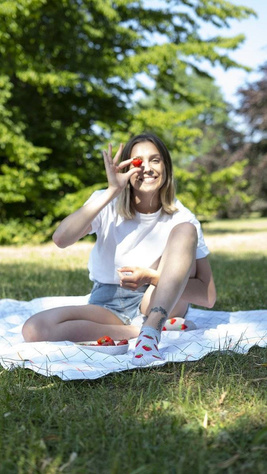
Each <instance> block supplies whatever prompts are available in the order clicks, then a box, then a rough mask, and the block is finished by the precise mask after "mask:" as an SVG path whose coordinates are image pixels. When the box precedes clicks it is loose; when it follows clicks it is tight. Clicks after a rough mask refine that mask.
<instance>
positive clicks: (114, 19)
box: [0, 0, 253, 229]
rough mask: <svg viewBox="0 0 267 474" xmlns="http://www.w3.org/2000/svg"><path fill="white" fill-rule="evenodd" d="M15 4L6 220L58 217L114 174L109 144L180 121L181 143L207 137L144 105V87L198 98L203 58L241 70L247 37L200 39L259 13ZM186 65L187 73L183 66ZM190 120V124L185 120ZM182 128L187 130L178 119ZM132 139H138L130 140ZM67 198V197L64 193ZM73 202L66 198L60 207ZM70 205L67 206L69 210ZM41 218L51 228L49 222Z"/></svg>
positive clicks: (4, 36)
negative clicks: (204, 28) (190, 86)
mask: <svg viewBox="0 0 267 474" xmlns="http://www.w3.org/2000/svg"><path fill="white" fill-rule="evenodd" d="M164 5H165V6H164V7H162V6H160V7H158V8H156V7H153V8H152V7H151V8H149V7H148V6H147V5H146V2H144V1H141V0H137V1H130V2H129V1H126V0H113V1H112V2H111V1H110V0H61V1H60V2H58V1H57V0H12V1H10V0H6V1H3V2H2V3H1V4H0V110H1V119H2V120H1V125H0V160H1V165H0V198H1V204H0V217H1V220H2V222H3V223H5V222H6V220H7V219H8V220H10V219H13V223H14V229H15V228H16V225H15V224H16V223H17V222H20V221H21V220H23V222H24V225H26V222H28V223H29V226H32V225H33V223H34V222H35V223H38V222H41V221H42V220H43V219H44V217H45V227H46V228H47V226H49V225H51V224H52V223H53V222H54V220H55V219H56V218H57V216H58V211H56V209H59V208H60V204H59V201H60V200H61V199H63V200H65V196H66V195H68V194H71V195H73V193H76V192H80V191H82V190H83V189H85V188H88V189H90V186H92V185H95V184H96V183H101V182H103V181H105V176H104V174H103V166H102V157H101V150H102V149H103V147H104V146H106V144H107V141H108V140H112V141H114V144H115V145H116V144H118V142H119V141H120V139H121V138H123V139H124V138H125V136H126V135H127V133H128V136H129V132H130V133H136V132H139V131H141V130H143V129H144V128H145V129H152V130H155V131H157V129H158V128H157V127H158V123H159V121H160V123H161V125H162V126H163V127H161V129H162V128H165V129H167V128H168V129H169V134H170V136H173V137H174V138H172V140H173V144H174V145H177V144H179V143H180V144H183V143H185V144H186V147H185V149H184V152H186V153H190V147H191V145H192V141H193V140H192V139H193V138H195V136H196V134H197V133H199V132H198V131H197V129H196V130H190V129H189V128H188V127H187V119H188V116H190V114H191V115H192V114H193V115H194V114H195V112H196V109H197V107H198V103H197V101H195V102H194V103H193V104H192V110H191V111H190V108H188V109H187V110H185V111H184V117H181V116H180V118H181V120H179V117H178V116H177V113H176V112H171V111H170V110H168V111H165V110H164V108H162V109H161V110H158V109H152V108H151V109H149V108H145V107H143V109H142V110H140V112H139V115H138V116H135V117H134V104H135V103H136V100H137V99H136V92H137V91H142V92H143V94H144V95H146V94H148V93H150V90H149V89H150V88H149V85H148V84H147V81H145V80H144V74H145V77H146V78H148V79H149V80H150V81H151V82H150V84H151V83H152V84H153V87H154V88H155V89H156V90H164V91H167V92H168V94H169V96H170V98H171V100H173V101H175V102H179V101H188V103H190V100H191V97H190V94H189V93H188V91H187V87H186V78H187V77H189V76H190V74H191V73H192V71H194V72H195V73H197V74H201V73H202V71H201V67H200V64H201V60H203V59H206V60H208V61H210V62H211V63H212V64H221V65H222V66H223V67H225V68H228V67H233V66H234V67H240V65H238V64H236V62H234V61H233V60H231V59H230V57H229V56H228V52H229V51H231V50H233V49H235V48H237V47H238V45H239V44H240V43H241V42H242V41H243V40H244V36H237V37H233V38H223V37H221V36H219V35H218V36H216V37H213V38H210V39H203V38H202V37H201V29H200V25H201V23H203V22H207V23H208V22H210V23H212V24H214V25H216V26H217V27H218V28H220V27H223V26H227V25H228V22H229V20H231V19H237V20H241V19H243V18H247V17H248V16H250V15H251V14H253V11H252V10H251V9H249V8H246V7H236V6H233V5H232V4H231V3H230V2H227V1H224V0H198V1H195V0H182V1H179V2H178V1H177V2H176V1H175V2H173V1H168V0H166V2H165V3H164ZM177 70H179V71H180V72H181V79H179V75H178V76H177V74H176V72H177ZM183 124H184V126H183ZM179 126H180V127H179ZM128 136H127V138H128ZM65 201H66V200H65ZM61 208H62V206H61ZM65 212H66V213H67V212H68V209H66V210H65ZM41 227H42V226H41V224H40V228H41Z"/></svg>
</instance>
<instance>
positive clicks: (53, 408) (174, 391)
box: [2, 348, 267, 474]
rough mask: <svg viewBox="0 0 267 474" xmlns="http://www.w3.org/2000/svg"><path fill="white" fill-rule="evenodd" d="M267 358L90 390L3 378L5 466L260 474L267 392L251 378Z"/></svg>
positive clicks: (145, 372)
mask: <svg viewBox="0 0 267 474" xmlns="http://www.w3.org/2000/svg"><path fill="white" fill-rule="evenodd" d="M264 354H265V355H264ZM264 357H266V350H260V349H257V348H255V349H253V350H251V351H250V352H249V354H248V355H247V356H244V355H240V354H234V355H233V356H231V357H229V356H222V355H218V354H210V355H209V356H206V357H205V358H203V359H202V360H201V361H198V362H194V363H186V364H168V365H166V366H164V367H160V368H157V369H155V368H153V369H137V370H135V371H131V372H123V373H120V374H111V375H109V376H106V377H104V378H102V379H98V380H91V381H83V382H82V381H69V382H63V381H60V380H58V379H57V378H50V379H46V378H44V377H41V376H38V375H37V374H32V373H30V372H27V371H26V370H22V369H16V370H15V371H13V372H12V373H8V372H6V373H5V374H4V378H5V381H4V382H5V383H3V392H2V405H3V408H4V410H5V413H9V412H10V417H9V422H8V423H5V425H4V426H3V431H2V434H3V452H2V467H3V466H4V467H5V468H7V467H8V466H9V464H8V463H11V467H13V468H14V471H13V472H16V469H15V467H16V465H17V464H16V463H17V462H18V459H19V460H20V467H21V472H27V471H26V467H27V458H29V456H30V455H31V463H32V466H34V467H35V468H36V472H39V469H38V468H40V465H41V463H42V462H43V461H44V459H45V460H47V462H48V463H52V462H53V461H54V463H55V462H57V460H59V461H58V462H59V464H58V465H54V469H55V468H57V470H54V471H52V470H51V471H49V472H59V471H60V472H61V470H62V467H61V468H60V466H62V465H64V463H66V462H68V460H69V459H70V453H72V452H75V453H76V454H77V457H76V458H74V461H73V464H72V465H70V466H69V467H68V471H67V472H69V473H73V474H75V473H76V472H90V474H91V473H92V474H102V473H103V474H106V473H116V474H118V473H120V472H126V473H134V472H136V473H138V474H139V473H140V474H147V473H148V474H157V473H158V472H161V473H164V474H165V473H166V474H167V473H168V474H169V473H171V474H172V473H173V474H178V473H181V474H188V473H198V474H201V473H204V472H206V473H210V474H217V473H218V472H229V473H230V472H231V473H236V474H239V473H241V472H244V473H251V474H252V473H253V474H254V473H262V474H263V473H265V472H266V471H265V470H264V469H265V467H266V458H265V456H266V443H265V442H266V432H264V427H265V426H266V421H267V419H266V411H262V407H263V406H264V399H265V390H266V385H265V386H264V382H257V384H256V385H255V381H254V380H251V379H255V362H256V361H262V360H263V359H264ZM253 371H254V372H253ZM261 375H262V376H263V377H264V375H265V371H264V368H262V369H260V372H259V373H257V375H256V376H257V377H259V376H261ZM18 381H19V383H18ZM244 387H245V390H244ZM222 394H225V395H224V398H222ZM206 414H207V416H206ZM11 415H12V416H11ZM205 420H206V421H205ZM26 423H28V429H27V430H25V429H24V430H23V429H22V428H21V427H23V426H25V424H26ZM261 434H262V436H259V435H261ZM40 438H41V439H42V441H43V442H42V444H41V448H40V447H39V446H40ZM14 441H16V443H14ZM37 448H38V449H37ZM31 453H32V454H31ZM88 453H89V454H88ZM24 463H25V465H24ZM22 467H23V468H25V470H24V469H22ZM59 468H60V469H59ZM229 468H230V470H227V469H229ZM3 472H12V471H11V470H10V471H8V470H6V471H3Z"/></svg>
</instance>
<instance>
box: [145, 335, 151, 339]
mask: <svg viewBox="0 0 267 474" xmlns="http://www.w3.org/2000/svg"><path fill="white" fill-rule="evenodd" d="M144 337H146V338H147V339H153V337H152V336H147V335H146V334H145V335H144Z"/></svg>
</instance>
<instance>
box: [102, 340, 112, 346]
mask: <svg viewBox="0 0 267 474" xmlns="http://www.w3.org/2000/svg"><path fill="white" fill-rule="evenodd" d="M115 345H116V344H115V342H114V341H113V340H112V341H107V342H103V343H102V344H101V346H115Z"/></svg>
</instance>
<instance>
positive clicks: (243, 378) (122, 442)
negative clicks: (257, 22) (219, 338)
mask: <svg viewBox="0 0 267 474" xmlns="http://www.w3.org/2000/svg"><path fill="white" fill-rule="evenodd" d="M260 222H261V225H260V226H259V228H258V230H255V228H256V226H254V227H253V228H251V224H247V227H244V229H245V230H244V231H242V229H241V234H242V235H243V236H244V235H245V234H248V238H249V237H251V235H252V234H253V236H254V237H255V239H256V241H257V236H258V235H261V234H262V233H263V232H267V225H266V220H262V221H260ZM223 224H224V225H225V227H224V228H225V229H228V230H227V232H229V226H233V227H232V228H234V227H235V223H234V222H230V223H229V222H227V221H226V222H225V223H214V224H213V223H211V224H209V225H210V226H211V227H212V225H213V226H214V228H213V229H215V228H217V231H216V232H215V231H214V230H213V231H212V232H211V233H210V234H209V232H208V231H207V237H209V235H211V236H212V239H214V237H215V238H216V242H218V241H219V239H224V238H225V235H226V232H225V231H224V230H223ZM241 227H242V225H241ZM248 229H250V230H249V232H248ZM233 232H235V233H237V231H234V230H233ZM241 234H240V235H241ZM212 242H213V241H212ZM212 242H211V243H212ZM223 242H224V240H222V243H223ZM87 257H88V249H86V246H85V245H84V244H82V245H78V246H75V247H74V248H73V249H66V250H65V251H60V250H57V249H55V248H54V247H52V246H50V245H45V246H38V247H30V246H28V247H22V248H15V247H14V248H0V258H1V262H2V263H1V269H0V271H1V275H0V279H1V293H0V296H1V297H2V298H16V299H25V300H29V299H31V298H34V297H39V296H44V295H63V294H65V295H71V294H73V295H79V294H85V293H87V292H89V286H88V276H87V270H86V260H87ZM266 259H267V249H265V248H263V249H261V250H259V249H257V248H256V249H255V248H251V249H248V244H246V248H245V250H242V251H241V250H240V248H239V246H237V247H236V248H234V247H233V246H232V247H231V248H230V250H229V251H226V250H225V249H224V248H222V249H220V250H219V251H217V250H216V251H214V252H213V253H212V256H211V262H212V266H213V269H214V275H215V280H216V284H217V291H218V300H217V303H216V306H215V309H218V310H219V309H225V310H234V311H235V310H242V309H260V308H266V309H267V298H266V295H267V286H266ZM266 389H267V349H266V348H258V347H254V348H252V349H251V350H250V352H249V353H248V354H247V355H240V354H231V355H230V354H224V353H219V352H217V353H213V354H210V355H208V356H206V357H205V358H203V359H202V360H200V361H197V362H194V363H192V362H190V363H176V364H172V363H169V364H167V365H166V366H164V367H160V368H154V369H151V368H149V369H137V370H135V371H130V372H122V373H119V374H118V373H116V374H110V375H108V376H106V377H104V378H101V379H98V380H91V381H69V382H63V381H62V380H60V379H58V378H57V377H52V378H46V377H42V376H39V375H38V374H35V373H34V372H32V371H30V370H23V369H15V370H13V371H6V370H3V369H2V371H1V369H0V473H1V474H9V473H10V474H13V473H18V474H31V473H32V474H36V473H45V474H54V473H60V472H64V473H70V474H76V473H78V474H83V473H89V474H120V473H126V474H158V473H160V474H161V473H163V474H165V473H166V474H180V473H181V474H188V473H189V474H191V473H192V474H198V473H199V474H201V473H205V474H207V473H209V474H213V473H214V474H217V473H229V474H232V473H233V474H239V473H244V474H250V473H251V474H257V473H262V474H263V473H264V474H265V472H266V457H267V390H266Z"/></svg>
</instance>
